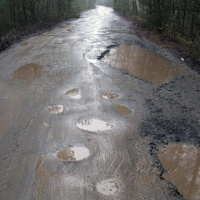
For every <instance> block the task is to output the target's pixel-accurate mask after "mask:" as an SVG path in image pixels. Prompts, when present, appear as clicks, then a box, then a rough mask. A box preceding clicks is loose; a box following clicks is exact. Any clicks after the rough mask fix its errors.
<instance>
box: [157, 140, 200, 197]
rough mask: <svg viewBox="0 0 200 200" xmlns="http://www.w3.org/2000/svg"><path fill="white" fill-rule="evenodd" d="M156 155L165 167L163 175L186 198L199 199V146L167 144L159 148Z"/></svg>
mask: <svg viewBox="0 0 200 200" xmlns="http://www.w3.org/2000/svg"><path fill="white" fill-rule="evenodd" d="M158 157H159V159H160V161H161V164H162V166H163V167H164V168H165V169H166V173H164V174H163V177H164V178H165V179H166V180H167V181H170V182H171V183H172V184H173V185H175V186H176V187H177V189H178V190H179V192H180V193H181V194H183V196H184V197H185V198H186V199H187V200H197V199H200V148H196V147H194V146H190V145H185V144H169V145H168V146H166V147H165V148H164V149H162V150H160V152H159V153H158Z"/></svg>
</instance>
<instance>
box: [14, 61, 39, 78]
mask: <svg viewBox="0 0 200 200" xmlns="http://www.w3.org/2000/svg"><path fill="white" fill-rule="evenodd" d="M41 70H42V67H41V65H38V64H35V63H29V64H26V65H23V66H21V67H19V68H18V69H17V70H16V71H14V73H13V76H14V78H16V79H20V80H29V79H34V78H37V77H39V76H40V75H41Z"/></svg>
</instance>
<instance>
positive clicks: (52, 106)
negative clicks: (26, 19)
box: [0, 6, 199, 200]
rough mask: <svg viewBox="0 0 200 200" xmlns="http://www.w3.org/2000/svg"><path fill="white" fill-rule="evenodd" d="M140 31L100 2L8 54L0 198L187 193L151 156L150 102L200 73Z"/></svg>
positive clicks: (1, 74)
mask: <svg viewBox="0 0 200 200" xmlns="http://www.w3.org/2000/svg"><path fill="white" fill-rule="evenodd" d="M135 29H136V27H135V26H134V25H133V24H132V23H131V22H130V21H127V20H125V19H124V18H123V17H121V16H119V15H117V14H116V13H115V12H114V11H113V10H112V9H111V8H106V7H101V6H97V8H96V9H92V10H89V11H86V12H84V13H83V14H82V15H81V17H80V18H79V19H74V20H70V21H66V22H62V23H61V24H59V25H57V26H56V27H55V28H54V29H52V30H50V31H47V32H44V33H40V34H38V35H34V36H31V37H29V38H26V39H24V40H23V41H22V42H21V43H19V44H15V45H13V46H12V47H11V48H10V49H8V50H7V51H5V52H2V53H1V54H0V60H1V62H0V92H1V97H0V105H1V110H0V121H1V124H0V160H1V162H0V163H1V164H0V166H1V167H0V177H1V178H0V199H2V200H13V199H19V200H31V199H38V200H39V199H42V200H51V199H52V200H53V199H56V200H57V199H59V200H60V199H63V200H64V199H65V200H66V199H67V200H94V199H95V200H107V199H115V200H123V199H124V200H133V199H139V200H140V199H141V200H142V199H162V200H167V199H170V200H177V199H183V197H182V196H181V195H180V193H179V192H178V190H177V188H178V187H177V186H176V187H175V186H174V185H175V184H174V185H172V184H170V183H169V182H167V181H165V180H163V179H160V176H161V171H160V170H161V169H162V170H163V168H162V167H161V163H160V162H159V160H158V159H157V160H155V159H154V158H155V157H156V156H157V150H156V148H155V149H153V150H152V149H151V150H152V151H154V152H153V155H154V158H152V157H151V156H152V155H151V154H150V153H149V145H150V146H151V145H152V137H151V133H150V134H149V135H148V134H147V133H146V132H148V127H149V128H150V129H149V130H154V128H155V129H156V128H158V125H157V124H156V123H155V121H153V122H152V124H150V125H149V124H148V123H147V122H148V120H147V119H148V117H151V115H153V114H158V113H159V111H160V110H159V109H156V110H153V114H152V113H151V110H150V108H149V107H150V106H152V105H153V103H152V104H150V103H149V104H147V102H151V101H152V102H156V101H157V100H158V99H160V102H163V101H164V100H166V99H167V98H169V96H166V95H165V94H166V93H167V92H169V91H168V90H167V89H165V87H168V86H172V87H173V88H179V87H180V85H181V84H183V83H182V82H184V81H182V80H184V78H185V80H186V81H187V82H188V83H189V82H190V81H191V80H193V82H191V83H194V82H195V84H197V83H198V82H199V81H198V80H199V78H198V76H197V75H196V74H195V73H194V72H192V71H190V70H189V68H188V67H187V66H186V64H184V63H183V62H182V61H181V60H180V59H178V58H176V57H174V56H173V55H172V54H171V53H170V52H169V51H168V50H167V49H164V48H162V47H160V46H158V45H156V44H154V43H153V42H151V41H149V40H147V39H146V38H145V37H140V38H138V36H137V35H136V34H135ZM133 58H135V59H133ZM154 61H156V69H155V68H153V66H154V65H155V63H153V62H154ZM148 63H151V64H150V68H151V69H152V68H153V69H155V70H150V71H149V68H148V66H149V65H148ZM163 63H164V65H165V66H164V65H163ZM161 65H162V66H161ZM160 68H161V69H160ZM163 68H164V69H165V71H164V73H163V74H162V76H160V75H159V73H160V71H162V69H163ZM191 85H192V84H191ZM189 86H190V85H188V87H185V88H189ZM162 88H163V89H162ZM188 91H189V89H188ZM156 95H157V96H156ZM162 95H163V96H162ZM185 96H186V97H184V98H183V99H182V103H183V104H185V105H186V106H187V108H188V107H192V106H193V105H194V102H195V101H196V100H195V99H196V98H195V97H193V98H192V100H191V99H190V98H189V97H187V95H185ZM191 96H192V95H191ZM161 97H162V98H161ZM170 98H172V95H171V96H170ZM176 100H177V97H174V101H173V102H176ZM195 103H197V104H196V105H198V102H195ZM157 104H158V105H160V104H159V102H157ZM173 105H175V104H173ZM170 106H172V103H171V104H170V103H169V102H168V103H166V105H165V107H164V109H165V112H166V115H167V114H168V113H169V112H172V110H173V109H172V107H170ZM179 112H180V110H179V109H177V111H176V114H178V113H179ZM191 112H192V113H191V115H193V116H198V111H194V110H192V111H191ZM174 115H175V114H174ZM180 115H181V114H180ZM153 116H154V115H153ZM156 116H157V115H156ZM158 119H159V118H158ZM141 124H144V128H145V131H146V132H145V131H144V133H145V134H146V135H145V136H146V137H141V134H140V130H141ZM151 125H152V126H151ZM156 130H157V129H156ZM158 132H159V131H158ZM148 133H149V132H148ZM160 134H162V133H160ZM156 141H157V140H156ZM155 146H156V145H155ZM151 153H152V152H151ZM158 166H160V167H158ZM197 195H198V194H197Z"/></svg>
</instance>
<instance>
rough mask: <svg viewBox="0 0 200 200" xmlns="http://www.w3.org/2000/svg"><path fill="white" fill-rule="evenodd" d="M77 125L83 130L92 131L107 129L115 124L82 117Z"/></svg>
mask: <svg viewBox="0 0 200 200" xmlns="http://www.w3.org/2000/svg"><path fill="white" fill-rule="evenodd" d="M76 126H77V127H78V128H80V129H82V130H85V131H90V132H98V131H106V130H110V129H112V128H113V127H114V126H113V125H112V124H109V123H107V122H105V121H102V120H99V119H82V120H80V121H79V122H78V123H77V124H76Z"/></svg>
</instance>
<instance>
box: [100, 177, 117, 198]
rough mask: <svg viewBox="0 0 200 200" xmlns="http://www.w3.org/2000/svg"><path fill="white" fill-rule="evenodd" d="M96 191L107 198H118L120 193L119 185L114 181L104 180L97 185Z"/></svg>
mask: <svg viewBox="0 0 200 200" xmlns="http://www.w3.org/2000/svg"><path fill="white" fill-rule="evenodd" d="M96 190H97V191H98V192H99V193H101V194H103V195H107V196H116V195H117V193H118V192H119V184H118V182H117V181H116V180H114V179H107V180H103V181H101V182H99V183H97V184H96Z"/></svg>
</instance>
